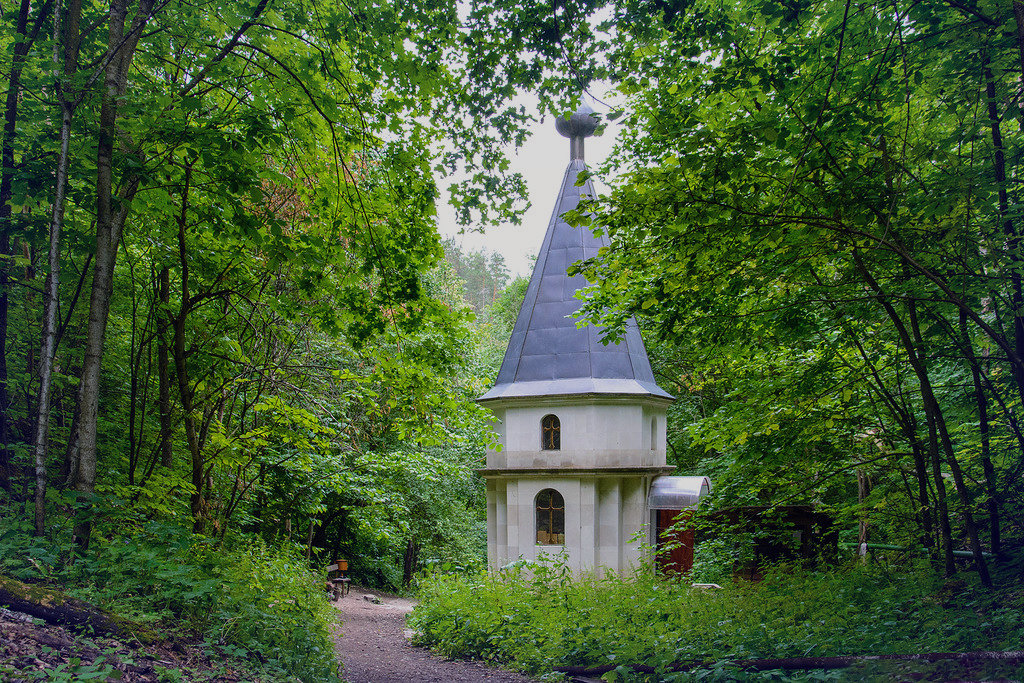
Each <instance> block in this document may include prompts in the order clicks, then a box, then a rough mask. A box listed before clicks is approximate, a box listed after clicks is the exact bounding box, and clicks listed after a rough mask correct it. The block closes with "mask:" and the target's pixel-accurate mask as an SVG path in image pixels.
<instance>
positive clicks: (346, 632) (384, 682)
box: [334, 587, 535, 683]
mask: <svg viewBox="0 0 1024 683" xmlns="http://www.w3.org/2000/svg"><path fill="white" fill-rule="evenodd" d="M375 599H376V600H379V601H380V604H377V603H375V602H373V600H375ZM414 604H415V603H414V602H413V601H412V600H407V599H405V598H398V597H394V596H391V595H386V594H383V593H378V592H376V591H371V590H367V589H363V588H358V587H353V588H352V592H351V593H349V594H348V595H347V596H345V597H344V598H341V599H340V600H339V601H338V602H337V605H338V609H339V610H340V611H341V618H342V622H343V623H342V624H341V626H340V627H339V628H337V629H336V631H335V634H334V646H335V649H336V650H337V651H338V656H339V658H340V659H341V661H342V663H343V664H344V665H345V671H344V676H345V680H346V681H348V683H419V682H421V681H422V682H424V683H426V682H431V681H437V682H438V683H442V682H443V683H475V682H476V681H489V682H490V683H532V682H533V681H535V679H532V678H527V677H526V676H523V675H521V674H517V673H513V672H511V671H503V670H501V669H492V668H490V667H487V666H484V665H483V664H480V663H479V662H463V661H451V660H447V659H444V658H442V657H438V656H436V655H434V654H432V653H431V652H430V651H429V650H427V649H424V648H420V647H412V646H410V645H409V644H408V643H407V642H406V639H405V632H406V631H405V628H406V626H405V615H406V614H408V613H409V612H411V611H412V608H413V605H414Z"/></svg>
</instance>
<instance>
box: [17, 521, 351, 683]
mask: <svg viewBox="0 0 1024 683" xmlns="http://www.w3.org/2000/svg"><path fill="white" fill-rule="evenodd" d="M23 519H24V517H23V516H18V515H8V514H3V513H0V530H2V531H0V572H3V573H5V574H9V575H11V576H14V577H16V578H20V579H27V580H38V579H49V580H53V581H57V582H59V584H60V585H61V588H62V589H63V590H65V591H66V592H67V593H69V594H71V595H74V596H76V597H79V598H81V599H83V600H86V601H89V602H92V603H94V604H98V605H102V606H103V607H104V608H106V609H108V610H110V611H113V612H115V613H117V614H120V615H122V616H125V617H128V618H130V619H133V620H135V621H141V622H162V624H163V625H164V626H165V628H166V626H167V625H168V624H174V625H175V626H179V625H180V626H182V627H185V628H188V629H194V630H196V631H198V632H200V633H201V634H202V635H203V637H204V638H205V640H206V642H207V643H208V644H209V646H210V647H211V648H215V649H217V650H219V651H220V652H221V654H224V655H227V656H231V657H234V658H237V659H244V660H246V661H248V662H253V661H257V660H258V661H260V662H263V664H262V667H263V669H264V670H265V674H266V675H267V676H269V677H270V678H272V679H275V680H279V679H288V680H302V681H310V682H312V681H316V682H320V681H337V680H338V678H337V664H336V660H335V658H334V647H333V643H332V640H331V636H330V630H329V629H330V626H331V625H332V624H333V623H334V622H336V621H337V612H336V610H335V609H334V607H333V606H332V605H331V604H330V603H329V602H328V601H327V600H325V599H324V589H323V585H324V577H323V576H320V575H319V574H317V573H316V572H313V571H311V570H310V569H309V568H308V567H307V565H306V562H305V560H304V559H303V558H302V556H301V554H300V552H299V551H298V550H297V549H296V548H295V547H293V546H290V545H288V544H283V545H280V546H278V547H271V546H269V545H267V544H266V543H264V542H263V541H262V540H260V539H259V538H258V537H254V536H239V537H231V536H229V537H228V538H227V539H226V540H225V541H224V542H220V543H218V542H217V541H215V540H214V539H212V538H209V537H205V536H199V535H196V534H193V533H192V532H191V530H189V529H186V528H183V527H181V526H178V525H174V524H168V523H163V522H150V523H148V524H145V525H142V526H140V527H137V528H134V529H133V528H132V527H125V528H122V529H121V533H120V534H117V535H109V536H107V537H103V536H100V535H96V536H94V538H93V543H92V544H91V546H90V549H89V552H88V553H87V554H86V555H85V556H84V557H80V558H78V559H77V560H75V562H74V563H72V564H69V565H64V564H63V562H64V561H66V560H67V558H68V557H70V553H69V544H68V539H66V538H63V537H62V538H61V539H60V540H59V542H57V541H54V540H52V539H46V538H36V537H33V536H32V535H31V525H30V523H28V522H25V521H22V520H23ZM58 551H60V552H58Z"/></svg>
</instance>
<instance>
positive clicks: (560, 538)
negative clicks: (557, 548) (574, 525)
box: [536, 489, 565, 545]
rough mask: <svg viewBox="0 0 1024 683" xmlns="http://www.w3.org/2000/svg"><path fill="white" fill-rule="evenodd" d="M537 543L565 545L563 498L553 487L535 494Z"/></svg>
mask: <svg viewBox="0 0 1024 683" xmlns="http://www.w3.org/2000/svg"><path fill="white" fill-rule="evenodd" d="M536 509H537V545H565V499H564V498H562V494H561V493H559V492H558V491H556V490H554V489H544V490H543V491H541V492H540V493H538V494H537V503H536Z"/></svg>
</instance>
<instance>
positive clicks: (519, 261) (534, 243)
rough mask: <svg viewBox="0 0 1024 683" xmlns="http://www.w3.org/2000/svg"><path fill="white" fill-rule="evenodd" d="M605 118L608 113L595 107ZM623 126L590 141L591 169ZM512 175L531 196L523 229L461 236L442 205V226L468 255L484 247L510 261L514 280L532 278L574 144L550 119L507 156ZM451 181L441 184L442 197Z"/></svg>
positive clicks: (515, 227)
mask: <svg viewBox="0 0 1024 683" xmlns="http://www.w3.org/2000/svg"><path fill="white" fill-rule="evenodd" d="M591 106H593V107H594V109H595V110H597V111H598V112H601V113H606V112H607V108H606V107H602V106H600V105H599V104H596V103H594V102H591ZM617 132H618V127H617V126H616V125H615V124H614V123H612V124H609V125H608V127H607V129H606V130H605V132H604V135H603V136H601V137H591V138H587V140H586V143H584V144H585V149H584V154H585V157H586V159H585V160H586V162H587V165H588V166H589V167H590V168H591V169H595V168H596V167H597V166H599V165H600V164H601V162H603V161H604V160H605V158H606V157H607V156H608V154H609V153H610V152H611V148H612V146H613V145H614V143H615V136H616V134H617ZM507 154H508V157H509V160H510V161H511V163H512V170H513V171H518V172H520V173H522V174H523V177H524V178H525V179H526V185H527V187H528V189H529V193H530V201H531V202H532V206H530V208H529V209H528V210H527V211H526V212H525V213H523V216H522V224H521V225H500V226H498V227H492V228H488V229H487V231H486V233H484V234H480V233H476V232H474V233H469V232H467V233H465V234H463V235H459V234H458V232H459V229H460V226H459V225H458V224H457V223H456V222H455V213H454V211H452V208H451V207H450V206H448V205H447V204H443V205H441V206H438V207H437V208H438V226H439V228H440V231H441V236H442V237H450V236H455V237H456V239H457V241H458V242H459V244H460V246H461V247H462V249H463V250H464V251H471V250H474V249H480V248H484V249H487V250H489V251H496V252H498V253H500V254H502V255H504V257H505V263H506V264H507V265H508V269H509V271H510V272H511V273H512V275H513V276H515V275H529V274H530V268H531V267H532V262H531V261H530V258H531V257H532V256H536V255H537V252H538V251H539V250H540V245H541V242H542V241H543V240H544V231H545V230H547V227H548V221H549V220H550V219H551V211H552V209H553V208H554V205H555V195H556V194H557V193H558V190H559V188H560V186H561V183H562V176H563V175H564V174H565V167H566V165H567V164H568V163H569V139H568V138H563V137H562V136H561V135H559V134H558V131H556V130H555V119H554V118H553V117H551V116H548V117H546V118H545V119H544V121H543V122H542V123H539V124H537V125H536V128H535V130H534V133H533V135H532V136H531V137H530V139H529V140H527V141H526V143H525V144H524V145H523V146H522V147H520V148H519V149H518V150H516V149H514V148H510V149H509V150H508V152H507ZM594 180H595V183H596V185H597V191H598V193H603V192H605V191H607V186H606V185H605V184H604V183H603V182H602V180H603V179H602V178H599V177H595V178H594ZM450 182H451V179H445V180H442V181H441V185H442V191H443V193H444V194H443V195H442V196H446V195H447V189H446V188H447V186H448V184H449V183H450Z"/></svg>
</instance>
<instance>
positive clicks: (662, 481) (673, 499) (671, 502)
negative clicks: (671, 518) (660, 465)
mask: <svg viewBox="0 0 1024 683" xmlns="http://www.w3.org/2000/svg"><path fill="white" fill-rule="evenodd" d="M710 493H711V480H710V479H708V478H707V477H658V478H657V479H655V480H654V482H653V483H652V484H651V492H650V494H648V496H647V507H648V508H650V509H651V510H689V509H695V508H696V507H697V505H698V504H699V503H700V499H701V498H703V497H704V496H707V495H708V494H710Z"/></svg>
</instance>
